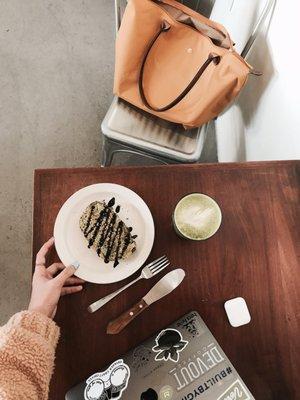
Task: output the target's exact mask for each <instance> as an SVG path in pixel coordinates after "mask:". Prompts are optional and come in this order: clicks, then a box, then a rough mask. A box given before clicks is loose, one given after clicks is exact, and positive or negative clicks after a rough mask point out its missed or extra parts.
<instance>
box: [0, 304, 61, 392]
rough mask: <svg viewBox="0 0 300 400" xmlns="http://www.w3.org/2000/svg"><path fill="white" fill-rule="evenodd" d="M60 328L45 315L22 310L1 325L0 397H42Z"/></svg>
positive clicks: (49, 375) (46, 386) (45, 389)
mask: <svg viewBox="0 0 300 400" xmlns="http://www.w3.org/2000/svg"><path fill="white" fill-rule="evenodd" d="M58 337H59V328H58V326H57V325H56V324H55V322H53V321H52V320H51V319H49V318H47V317H46V316H44V315H42V314H39V313H35V312H30V311H22V312H20V313H18V314H15V315H14V316H13V317H12V318H11V319H10V320H9V321H8V323H7V324H6V325H4V326H2V327H1V328H0V400H16V399H18V400H19V399H20V400H21V399H24V400H25V399H26V400H37V399H38V400H45V399H47V398H48V390H49V382H50V379H51V375H52V372H53V367H54V356H55V348H56V344H57V341H58Z"/></svg>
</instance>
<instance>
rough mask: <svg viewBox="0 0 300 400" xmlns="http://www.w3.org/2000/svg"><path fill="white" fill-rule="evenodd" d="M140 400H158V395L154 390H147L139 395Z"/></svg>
mask: <svg viewBox="0 0 300 400" xmlns="http://www.w3.org/2000/svg"><path fill="white" fill-rule="evenodd" d="M140 400H158V395H157V393H156V391H155V390H154V389H151V388H149V389H148V390H146V391H145V392H143V393H142V394H141V399H140Z"/></svg>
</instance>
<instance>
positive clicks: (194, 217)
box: [173, 193, 222, 240]
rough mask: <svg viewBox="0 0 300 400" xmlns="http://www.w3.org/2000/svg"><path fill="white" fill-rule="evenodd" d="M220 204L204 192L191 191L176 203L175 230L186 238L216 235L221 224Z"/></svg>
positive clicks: (194, 238) (195, 238)
mask: <svg viewBox="0 0 300 400" xmlns="http://www.w3.org/2000/svg"><path fill="white" fill-rule="evenodd" d="M221 220H222V214H221V210H220V207H219V206H218V204H217V203H216V202H215V201H214V200H213V199H212V198H211V197H209V196H206V195H205V194H202V193H191V194H188V195H187V196H185V197H183V198H182V199H181V200H180V201H179V202H178V203H177V205H176V207H175V210H174V214H173V224H174V228H175V231H176V232H177V233H178V234H179V236H182V237H184V238H186V239H191V240H204V239H208V238H209V237H211V236H212V235H214V234H215V233H216V232H217V230H218V229H219V227H220V225H221Z"/></svg>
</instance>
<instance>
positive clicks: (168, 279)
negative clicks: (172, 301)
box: [106, 268, 185, 335]
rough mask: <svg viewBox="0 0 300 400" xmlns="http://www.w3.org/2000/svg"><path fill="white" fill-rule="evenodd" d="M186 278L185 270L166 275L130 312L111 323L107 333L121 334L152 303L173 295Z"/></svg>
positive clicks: (179, 269) (177, 270) (176, 270)
mask: <svg viewBox="0 0 300 400" xmlns="http://www.w3.org/2000/svg"><path fill="white" fill-rule="evenodd" d="M184 277H185V272H184V270H183V269H181V268H178V269H175V270H173V271H171V272H169V273H168V274H166V275H165V276H164V277H163V278H161V280H160V281H158V282H157V283H156V284H155V285H154V286H153V288H152V289H150V291H149V292H148V293H147V294H146V296H144V297H143V298H142V299H141V300H140V301H139V302H138V303H136V304H135V305H134V306H132V307H131V308H130V309H129V310H127V311H125V312H124V313H123V314H122V315H120V316H119V317H118V318H116V319H115V320H113V321H111V322H110V323H109V324H108V326H107V330H106V332H107V333H108V334H110V335H114V334H116V333H119V332H121V331H122V330H123V329H124V328H125V326H127V325H128V324H129V323H130V322H131V321H132V320H133V319H134V318H135V317H137V316H138V315H139V314H140V313H141V312H142V311H144V310H145V309H146V308H147V307H149V306H150V305H151V304H152V303H154V302H155V301H157V300H160V299H161V298H162V297H164V296H166V295H167V294H169V293H171V292H172V291H173V290H174V289H176V288H177V286H179V285H180V283H181V282H182V281H183V279H184Z"/></svg>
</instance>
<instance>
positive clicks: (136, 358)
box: [132, 346, 153, 372]
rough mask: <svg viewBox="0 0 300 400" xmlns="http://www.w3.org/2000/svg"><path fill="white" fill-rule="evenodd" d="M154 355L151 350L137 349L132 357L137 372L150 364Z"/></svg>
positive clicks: (133, 366) (146, 348)
mask: <svg viewBox="0 0 300 400" xmlns="http://www.w3.org/2000/svg"><path fill="white" fill-rule="evenodd" d="M152 354H153V353H152V351H151V348H148V347H145V346H140V347H137V348H136V349H135V350H134V352H133V355H132V368H133V369H134V370H135V371H136V372H137V371H138V370H139V369H140V368H142V367H144V366H145V365H147V364H148V363H149V361H150V360H151V359H152Z"/></svg>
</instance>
